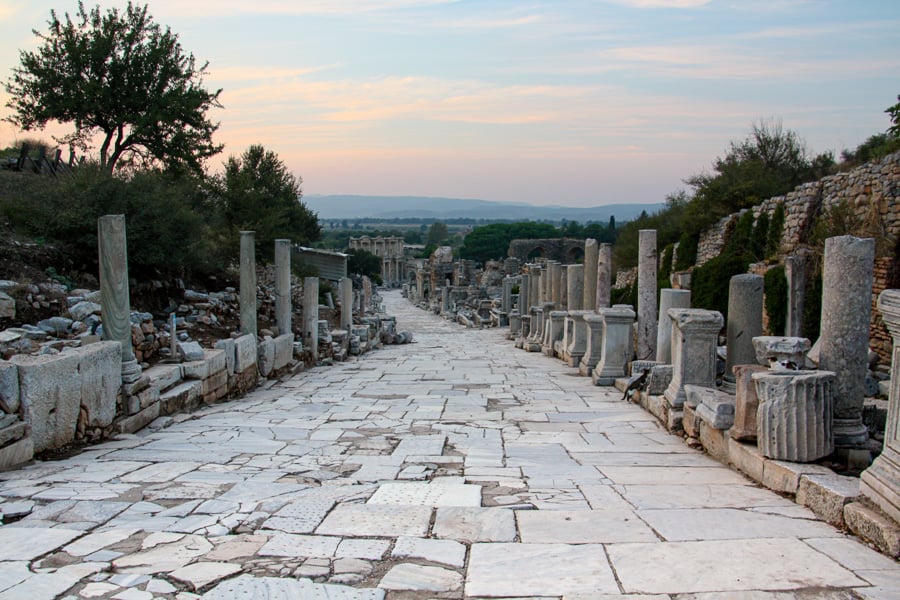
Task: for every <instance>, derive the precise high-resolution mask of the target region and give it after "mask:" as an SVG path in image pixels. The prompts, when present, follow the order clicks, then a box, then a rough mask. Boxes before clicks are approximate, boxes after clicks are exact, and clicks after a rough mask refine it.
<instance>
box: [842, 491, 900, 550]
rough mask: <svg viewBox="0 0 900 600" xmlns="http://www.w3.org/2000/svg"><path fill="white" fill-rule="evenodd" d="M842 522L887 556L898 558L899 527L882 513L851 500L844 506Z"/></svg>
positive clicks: (899, 547)
mask: <svg viewBox="0 0 900 600" xmlns="http://www.w3.org/2000/svg"><path fill="white" fill-rule="evenodd" d="M844 523H846V524H847V527H848V528H849V529H850V531H852V532H853V533H855V534H856V535H858V536H859V537H861V538H863V539H864V540H867V541H869V542H871V543H873V544H875V546H876V547H877V548H878V549H879V550H881V551H882V552H884V553H885V554H887V555H888V556H890V557H892V558H894V559H897V558H900V527H898V526H897V524H896V523H894V522H892V521H891V520H890V519H888V518H886V517H885V516H884V515H882V514H880V513H878V512H876V511H875V510H872V509H871V508H869V507H868V506H866V505H864V504H861V503H859V502H851V503H850V504H848V505H847V506H845V507H844Z"/></svg>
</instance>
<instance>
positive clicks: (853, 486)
mask: <svg viewBox="0 0 900 600" xmlns="http://www.w3.org/2000/svg"><path fill="white" fill-rule="evenodd" d="M858 497H859V478H858V477H846V476H844V475H838V474H837V473H832V474H831V475H826V474H821V475H814V474H809V475H803V476H801V477H800V485H799V486H798V487H797V498H796V500H797V504H802V505H803V506H806V507H809V509H810V510H811V511H813V512H814V513H816V515H818V516H819V517H820V518H822V519H823V520H825V521H827V522H829V523H831V524H832V525H834V526H835V527H843V526H844V506H845V505H847V504H849V503H850V502H853V501H854V500H856V499H857V498H858Z"/></svg>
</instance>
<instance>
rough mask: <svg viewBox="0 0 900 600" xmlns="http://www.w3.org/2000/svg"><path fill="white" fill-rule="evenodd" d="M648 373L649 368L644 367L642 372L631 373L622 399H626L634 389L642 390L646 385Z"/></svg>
mask: <svg viewBox="0 0 900 600" xmlns="http://www.w3.org/2000/svg"><path fill="white" fill-rule="evenodd" d="M648 375H650V369H649V368H647V367H645V368H644V370H643V372H642V373H640V374H639V375H632V376H631V378H630V379H629V380H628V386H627V387H626V388H625V395H624V396H622V400H627V399H628V397H629V396H630V395H631V394H632V393H633V392H634V391H636V390H643V389H644V387H645V386H646V385H647V376H648Z"/></svg>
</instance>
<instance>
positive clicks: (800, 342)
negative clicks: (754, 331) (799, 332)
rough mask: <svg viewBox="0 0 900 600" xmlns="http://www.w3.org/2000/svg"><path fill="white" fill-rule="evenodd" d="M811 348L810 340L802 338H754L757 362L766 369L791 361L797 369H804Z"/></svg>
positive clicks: (772, 336)
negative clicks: (774, 364)
mask: <svg viewBox="0 0 900 600" xmlns="http://www.w3.org/2000/svg"><path fill="white" fill-rule="evenodd" d="M809 347H810V342H809V340H808V339H806V338H802V337H781V336H774V335H763V336H757V337H754V338H753V350H754V351H755V352H756V362H757V364H759V365H762V366H765V367H768V366H769V364H770V363H773V362H781V363H783V362H785V361H790V362H792V363H794V365H796V366H795V368H797V369H802V368H804V366H805V365H806V353H807V352H809Z"/></svg>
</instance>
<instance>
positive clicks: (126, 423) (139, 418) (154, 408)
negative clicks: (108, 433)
mask: <svg viewBox="0 0 900 600" xmlns="http://www.w3.org/2000/svg"><path fill="white" fill-rule="evenodd" d="M159 410H160V403H159V402H157V403H155V404H151V405H150V406H148V407H147V408H145V409H144V410H142V411H140V412H139V413H137V414H135V415H131V416H129V417H125V418H124V419H120V420H119V421H118V422H116V424H115V428H116V431H117V432H119V433H134V432H135V431H138V430H140V429H143V428H144V427H146V426H147V425H149V424H150V423H151V422H153V421H154V420H155V419H156V418H157V417H159Z"/></svg>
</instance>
